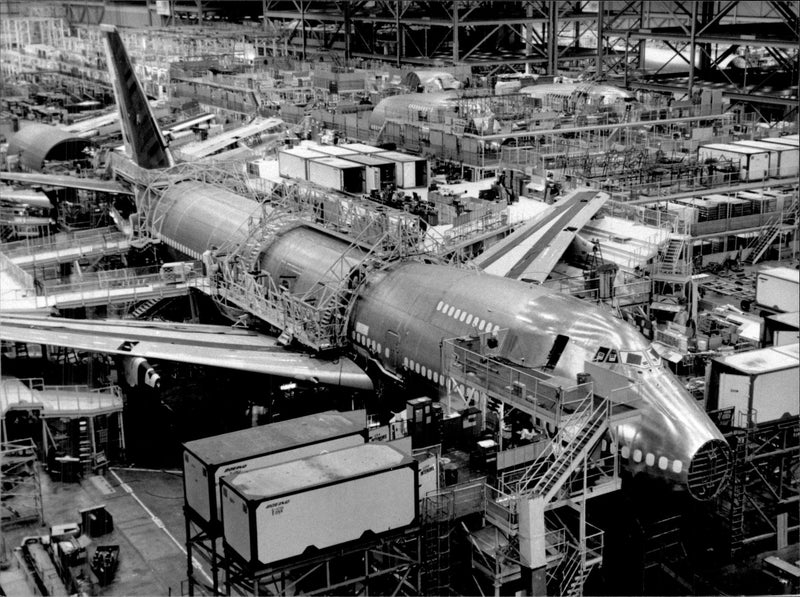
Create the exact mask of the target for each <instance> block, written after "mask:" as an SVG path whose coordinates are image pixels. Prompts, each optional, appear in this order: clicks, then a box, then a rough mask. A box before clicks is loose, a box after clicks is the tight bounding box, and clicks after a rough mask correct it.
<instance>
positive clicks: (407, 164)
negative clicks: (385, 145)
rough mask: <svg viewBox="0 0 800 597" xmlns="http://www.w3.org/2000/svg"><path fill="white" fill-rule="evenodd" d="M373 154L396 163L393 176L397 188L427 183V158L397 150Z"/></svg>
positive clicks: (420, 185)
mask: <svg viewBox="0 0 800 597" xmlns="http://www.w3.org/2000/svg"><path fill="white" fill-rule="evenodd" d="M375 155H376V156H378V157H382V158H385V159H387V160H392V161H393V162H396V163H397V171H396V173H395V176H396V180H397V186H398V187H399V188H401V189H413V188H414V187H424V186H427V185H428V160H427V159H425V158H421V157H416V156H411V155H407V154H405V153H400V152H399V151H384V152H382V153H378V154H375Z"/></svg>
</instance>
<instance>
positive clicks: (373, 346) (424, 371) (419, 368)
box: [351, 331, 445, 385]
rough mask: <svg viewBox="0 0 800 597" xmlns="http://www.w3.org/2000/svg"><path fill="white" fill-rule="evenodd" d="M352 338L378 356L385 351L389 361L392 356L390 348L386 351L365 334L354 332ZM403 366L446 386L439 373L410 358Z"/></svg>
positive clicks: (405, 358)
mask: <svg viewBox="0 0 800 597" xmlns="http://www.w3.org/2000/svg"><path fill="white" fill-rule="evenodd" d="M351 337H352V338H353V340H355V341H356V342H358V343H359V344H361V345H363V346H366V347H367V348H369V349H370V350H372V351H373V352H377V353H378V354H380V353H381V351H382V350H383V351H384V353H383V354H384V356H385V357H386V358H387V359H388V358H389V355H390V354H391V353H390V351H389V347H388V346H387V347H386V348H385V349H384V347H383V346H381V343H380V342H376V341H375V340H372V339H371V338H369V337H367V336H366V335H365V334H360V333H358V332H356V331H353V332H352V334H351ZM403 366H404V367H405V368H406V369H409V370H410V371H414V372H415V373H417V374H418V375H421V376H422V377H426V378H428V379H429V380H430V381H432V382H434V383H437V384H442V385H444V381H445V377H444V375H439V372H438V371H434V370H433V369H429V368H428V367H426V366H425V365H421V364H419V363H417V362H415V361H414V360H413V359H409V358H408V357H404V358H403Z"/></svg>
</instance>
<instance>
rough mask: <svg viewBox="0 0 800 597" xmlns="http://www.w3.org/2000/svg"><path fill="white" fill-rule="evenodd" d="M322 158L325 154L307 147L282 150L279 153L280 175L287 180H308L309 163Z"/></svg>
mask: <svg viewBox="0 0 800 597" xmlns="http://www.w3.org/2000/svg"><path fill="white" fill-rule="evenodd" d="M321 157H325V154H324V153H319V152H317V151H312V150H310V149H306V148H305V147H294V148H292V149H282V150H280V151H279V152H278V173H279V174H280V175H281V176H283V177H285V178H295V179H297V180H308V167H307V164H308V161H309V160H311V159H314V158H321Z"/></svg>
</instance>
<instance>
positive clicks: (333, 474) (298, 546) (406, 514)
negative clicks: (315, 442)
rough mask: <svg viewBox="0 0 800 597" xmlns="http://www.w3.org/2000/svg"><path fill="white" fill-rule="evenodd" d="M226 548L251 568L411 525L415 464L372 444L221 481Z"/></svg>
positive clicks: (415, 496)
mask: <svg viewBox="0 0 800 597" xmlns="http://www.w3.org/2000/svg"><path fill="white" fill-rule="evenodd" d="M221 487H222V528H223V531H222V532H223V537H224V540H225V546H226V551H232V552H233V553H234V554H236V555H237V556H238V557H239V558H241V559H242V560H243V561H244V562H246V563H247V565H248V566H249V567H250V568H251V569H257V568H259V567H263V566H267V565H270V564H274V563H275V562H280V561H282V560H286V559H289V558H293V557H295V556H299V555H301V554H303V553H304V552H305V551H306V549H308V548H310V547H315V548H317V549H325V548H329V547H332V546H335V545H340V544H343V543H347V542H349V541H353V540H355V539H359V538H361V537H362V535H363V534H364V533H366V532H368V531H369V532H372V533H374V534H376V535H380V534H382V533H386V532H388V531H392V530H395V529H401V528H403V527H406V526H408V525H412V524H414V523H415V522H416V519H417V507H418V506H417V499H418V488H417V462H416V461H415V460H414V459H413V458H411V457H410V456H407V455H405V454H403V453H402V452H400V451H399V450H397V449H396V448H394V447H392V446H389V445H386V444H377V443H369V444H364V445H362V446H355V447H352V448H345V449H343V450H338V451H336V452H329V453H327V454H319V455H317V456H311V457H309V458H303V459H301V460H293V461H292V462H285V463H283V464H279V465H276V466H271V467H269V468H263V469H259V470H255V471H248V472H246V473H241V474H239V475H235V476H229V477H226V478H224V479H223V480H222V484H221Z"/></svg>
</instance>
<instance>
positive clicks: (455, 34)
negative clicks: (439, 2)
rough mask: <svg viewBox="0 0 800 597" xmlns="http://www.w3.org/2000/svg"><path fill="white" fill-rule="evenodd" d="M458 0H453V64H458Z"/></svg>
mask: <svg viewBox="0 0 800 597" xmlns="http://www.w3.org/2000/svg"><path fill="white" fill-rule="evenodd" d="M458 54H459V47H458V0H455V2H453V65H456V64H458V59H459V56H458Z"/></svg>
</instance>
